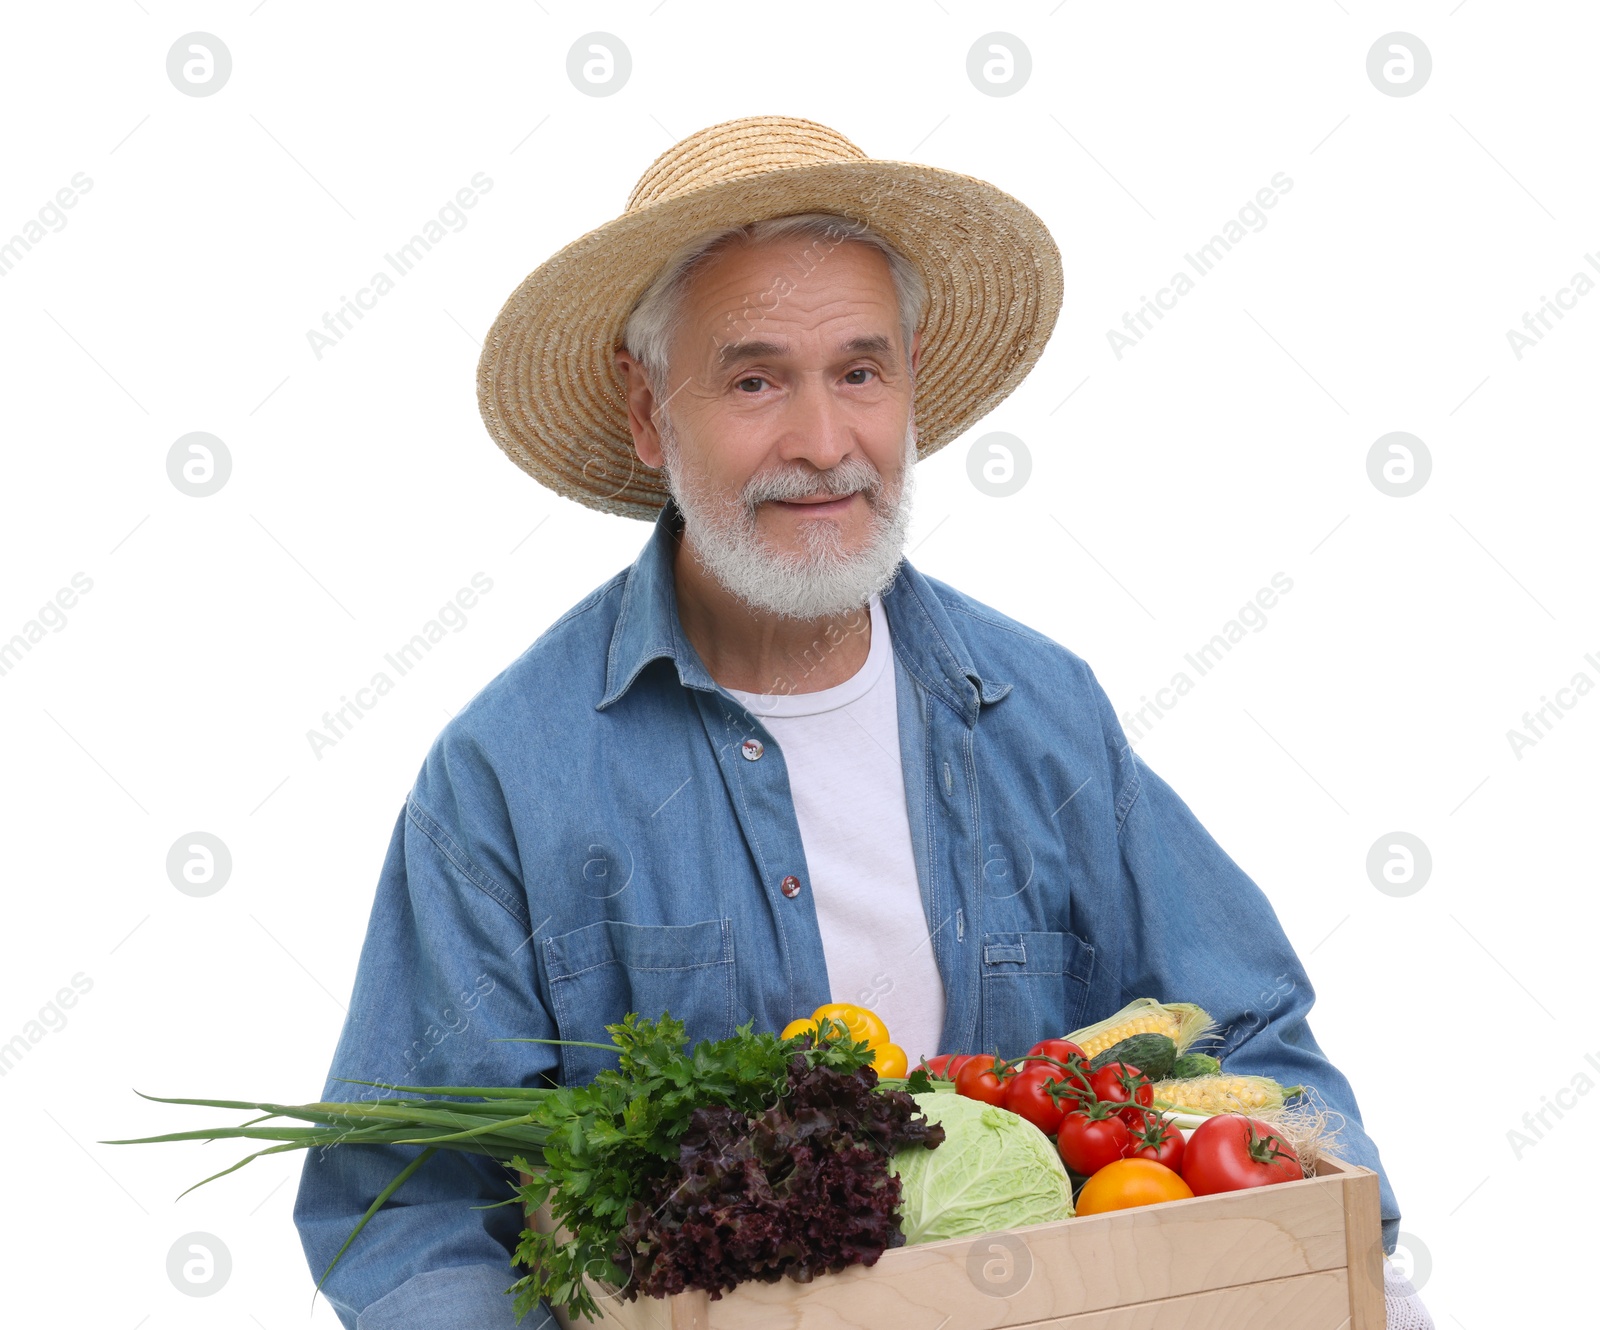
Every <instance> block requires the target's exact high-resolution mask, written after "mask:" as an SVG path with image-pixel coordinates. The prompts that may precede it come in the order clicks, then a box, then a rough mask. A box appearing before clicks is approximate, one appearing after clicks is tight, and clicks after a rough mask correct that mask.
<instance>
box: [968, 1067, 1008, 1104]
mask: <svg viewBox="0 0 1600 1330" xmlns="http://www.w3.org/2000/svg"><path fill="white" fill-rule="evenodd" d="M1003 1066H1004V1064H1003V1063H1001V1062H999V1061H998V1060H996V1059H995V1058H992V1057H990V1056H988V1055H987V1054H979V1055H978V1056H977V1057H974V1058H973V1059H971V1061H969V1062H968V1063H967V1064H966V1065H965V1066H963V1067H962V1068H961V1070H960V1071H958V1072H957V1073H956V1093H957V1094H964V1095H966V1097H967V1098H968V1099H976V1100H978V1101H979V1102H980V1103H985V1104H994V1105H995V1106H996V1107H998V1108H1004V1107H1005V1102H1006V1077H1005V1073H1004V1072H1003V1071H1002V1070H1001V1068H1002V1067H1003Z"/></svg>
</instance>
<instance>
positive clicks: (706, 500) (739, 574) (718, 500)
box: [658, 411, 917, 621]
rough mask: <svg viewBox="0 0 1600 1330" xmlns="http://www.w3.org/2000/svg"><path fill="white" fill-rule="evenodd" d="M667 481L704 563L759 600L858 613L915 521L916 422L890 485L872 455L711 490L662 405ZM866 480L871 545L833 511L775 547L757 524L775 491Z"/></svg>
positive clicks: (807, 610) (799, 612) (800, 613)
mask: <svg viewBox="0 0 1600 1330" xmlns="http://www.w3.org/2000/svg"><path fill="white" fill-rule="evenodd" d="M658 418H659V422H660V424H659V428H660V433H661V451H662V453H663V455H664V460H665V462H666V476H667V490H668V492H669V493H670V494H671V495H672V498H673V500H674V502H675V503H676V504H677V506H678V508H679V510H680V511H681V512H682V514H683V521H684V534H685V535H686V536H687V537H688V540H689V547H690V550H691V552H692V553H693V554H694V556H695V558H696V560H697V561H698V562H699V564H700V566H701V567H702V568H704V569H705V570H706V572H707V573H709V574H710V575H711V576H712V577H713V578H715V579H716V580H717V581H718V582H719V583H720V584H721V585H722V586H723V587H724V588H726V590H728V591H729V592H730V593H731V594H733V595H734V596H736V597H738V598H739V599H740V600H741V601H743V602H744V603H745V604H746V605H748V606H750V607H751V608H752V609H755V610H759V611H763V612H765V613H767V614H773V615H777V616H779V617H781V618H785V619H799V620H804V621H814V620H817V619H826V618H832V617H835V616H838V615H843V614H849V613H851V612H852V611H855V610H859V609H861V608H862V607H863V606H865V605H867V604H868V603H869V602H870V601H871V599H872V597H873V596H875V595H877V594H879V593H880V592H882V591H884V590H886V589H887V588H888V587H889V585H890V584H891V583H892V582H893V581H894V578H895V573H896V572H897V571H898V570H899V567H900V559H901V554H902V552H903V551H904V549H905V542H906V534H907V532H908V531H909V530H910V526H911V499H912V495H913V492H914V490H915V488H916V461H917V427H916V419H915V417H914V416H913V417H912V418H911V419H910V420H908V421H907V422H906V436H905V448H904V452H903V455H902V458H901V463H902V465H901V469H900V479H899V481H898V482H897V483H896V484H895V485H893V486H891V485H889V484H888V483H886V482H885V481H884V479H883V476H882V475H881V474H880V473H879V472H878V470H877V468H876V467H874V466H873V465H872V464H871V463H870V462H868V461H867V460H866V459H865V458H861V457H850V458H846V459H845V460H844V461H843V462H840V463H839V464H838V465H837V466H835V467H833V468H831V469H830V470H828V471H822V472H819V471H817V470H816V469H815V468H814V467H812V468H806V467H801V466H796V467H795V468H794V469H792V470H788V471H779V472H775V473H772V474H769V475H759V476H756V477H755V478H754V479H753V480H751V482H750V483H749V484H748V485H746V486H745V487H744V491H743V492H742V494H740V495H738V496H732V495H721V496H718V495H712V494H709V493H708V492H707V488H706V486H705V484H704V478H703V477H702V476H701V475H699V474H698V473H697V472H695V471H694V469H693V468H686V467H685V466H684V465H683V458H682V454H681V453H680V451H679V449H678V437H677V430H676V428H675V426H674V425H673V424H672V420H671V418H670V416H669V415H668V414H667V412H665V411H662V412H660V413H659V417H658ZM856 490H863V491H865V494H866V499H867V502H868V504H869V505H870V506H871V509H872V516H871V518H870V529H869V533H868V540H867V545H866V548H865V549H863V550H862V551H861V552H860V553H859V554H854V555H851V554H848V553H846V552H845V550H844V546H843V542H842V541H841V540H840V535H839V528H838V527H837V526H836V525H835V524H834V523H833V522H831V521H829V520H828V519H826V518H820V519H813V520H811V521H808V522H805V523H804V524H803V525H802V526H801V541H802V548H801V549H800V550H797V551H793V552H785V551H779V550H775V549H773V547H772V546H771V545H770V544H769V543H768V542H767V540H766V539H765V538H764V537H763V536H762V534H761V531H760V528H759V527H758V526H757V524H756V507H757V505H758V504H760V503H762V502H764V501H766V500H768V499H790V500H792V499H800V498H805V497H807V496H810V495H813V494H816V493H818V492H819V491H826V492H827V493H829V494H850V493H853V492H854V491H856Z"/></svg>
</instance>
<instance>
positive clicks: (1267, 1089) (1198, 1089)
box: [1155, 1075, 1304, 1116]
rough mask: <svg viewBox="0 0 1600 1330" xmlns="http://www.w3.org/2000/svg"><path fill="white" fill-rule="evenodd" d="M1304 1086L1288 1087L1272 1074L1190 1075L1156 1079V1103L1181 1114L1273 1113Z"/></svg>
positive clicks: (1159, 1106)
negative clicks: (1181, 1078) (1271, 1075)
mask: <svg viewBox="0 0 1600 1330" xmlns="http://www.w3.org/2000/svg"><path fill="white" fill-rule="evenodd" d="M1303 1088H1304V1087H1302V1086H1299V1085H1295V1086H1290V1087H1288V1088H1285V1087H1284V1086H1281V1085H1279V1084H1278V1082H1277V1081H1275V1080H1273V1079H1272V1078H1271V1077H1269V1076H1228V1075H1222V1076H1191V1077H1189V1078H1188V1079H1187V1080H1176V1081H1157V1082H1156V1084H1155V1106H1156V1107H1157V1108H1170V1109H1175V1110H1177V1111H1178V1112H1180V1113H1198V1114H1201V1115H1204V1116H1210V1115H1211V1114H1213V1113H1272V1112H1276V1111H1277V1110H1278V1109H1280V1108H1282V1107H1283V1101H1284V1100H1285V1099H1288V1098H1291V1097H1292V1096H1294V1095H1297V1094H1300V1093H1301V1092H1302V1090H1303Z"/></svg>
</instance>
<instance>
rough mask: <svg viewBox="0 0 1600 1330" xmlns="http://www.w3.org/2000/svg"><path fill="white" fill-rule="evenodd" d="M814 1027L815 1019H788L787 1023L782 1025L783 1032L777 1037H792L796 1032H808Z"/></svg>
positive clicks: (815, 1024) (815, 1026) (815, 1025)
mask: <svg viewBox="0 0 1600 1330" xmlns="http://www.w3.org/2000/svg"><path fill="white" fill-rule="evenodd" d="M816 1028H817V1023H816V1022H815V1021H807V1020H798V1021H790V1022H789V1023H788V1024H787V1025H785V1026H784V1027H783V1033H782V1034H780V1035H779V1036H778V1038H779V1039H793V1038H794V1037H795V1036H796V1035H797V1034H810V1033H811V1031H813V1030H815V1029H816Z"/></svg>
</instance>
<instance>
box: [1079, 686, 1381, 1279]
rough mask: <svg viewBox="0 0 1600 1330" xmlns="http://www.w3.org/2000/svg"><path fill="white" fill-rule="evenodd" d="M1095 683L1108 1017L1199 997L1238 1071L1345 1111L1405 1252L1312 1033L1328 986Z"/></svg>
mask: <svg viewBox="0 0 1600 1330" xmlns="http://www.w3.org/2000/svg"><path fill="white" fill-rule="evenodd" d="M1090 679H1091V682H1092V686H1093V688H1094V690H1095V693H1096V704H1097V706H1098V708H1099V711H1100V718H1101V727H1102V730H1103V733H1104V735H1105V739H1106V746H1107V757H1108V760H1109V762H1110V764H1111V769H1112V772H1113V779H1114V781H1115V785H1116V789H1117V797H1116V799H1115V808H1116V810H1117V817H1118V829H1117V838H1116V839H1117V848H1118V851H1119V853H1118V855H1117V856H1116V858H1117V860H1118V862H1117V863H1116V864H1115V865H1114V866H1113V867H1112V869H1111V871H1110V874H1109V876H1110V877H1111V878H1112V880H1113V884H1114V885H1113V888H1112V890H1110V891H1100V892H1095V893H1090V897H1089V900H1088V901H1087V903H1086V907H1085V908H1086V910H1087V913H1088V917H1087V919H1086V920H1085V921H1084V927H1085V928H1086V929H1087V930H1088V934H1089V941H1090V942H1091V944H1092V945H1093V946H1094V948H1095V957H1096V961H1095V969H1096V979H1097V982H1098V981H1099V980H1100V976H1101V975H1102V974H1103V973H1105V972H1107V971H1108V972H1109V975H1110V976H1111V979H1112V981H1114V982H1115V983H1116V984H1117V985H1118V986H1119V988H1120V996H1118V995H1117V994H1107V1000H1112V999H1115V1002H1114V1005H1113V1006H1112V1007H1111V1008H1109V1009H1108V1010H1107V1011H1106V1012H1105V1013H1102V1014H1106V1015H1109V1014H1110V1011H1111V1010H1115V1007H1116V1006H1120V1005H1122V1004H1123V1003H1124V1002H1126V1001H1128V1000H1130V999H1131V998H1133V997H1136V996H1142V995H1145V994H1149V995H1152V996H1155V997H1158V998H1159V999H1160V1000H1161V1001H1164V1002H1173V1001H1183V1002H1195V1003H1198V1004H1199V1005H1200V1006H1202V1007H1204V1008H1205V1010H1206V1011H1207V1012H1209V1013H1210V1014H1211V1016H1212V1017H1213V1019H1215V1021H1216V1022H1217V1027H1218V1031H1219V1033H1220V1038H1221V1043H1220V1046H1218V1047H1215V1048H1213V1049H1212V1051H1213V1052H1214V1053H1215V1055H1216V1056H1217V1057H1219V1058H1221V1059H1222V1062H1223V1065H1224V1068H1225V1069H1226V1070H1227V1071H1230V1072H1234V1073H1237V1074H1240V1075H1247V1076H1270V1077H1272V1078H1273V1079H1274V1080H1276V1081H1278V1082H1280V1083H1281V1084H1283V1085H1286V1086H1287V1085H1303V1086H1306V1087H1307V1088H1308V1089H1309V1090H1311V1091H1313V1092H1314V1093H1315V1096H1316V1098H1317V1099H1319V1100H1320V1101H1321V1103H1322V1105H1323V1106H1325V1107H1326V1108H1327V1109H1329V1110H1331V1111H1332V1112H1333V1113H1335V1114H1337V1115H1338V1116H1337V1117H1336V1118H1335V1119H1334V1122H1335V1125H1337V1126H1338V1127H1339V1135H1338V1138H1337V1142H1336V1146H1335V1148H1336V1149H1337V1151H1338V1153H1339V1155H1340V1157H1341V1158H1344V1159H1347V1160H1349V1161H1350V1162H1351V1163H1354V1164H1359V1165H1361V1166H1362V1167H1364V1168H1370V1169H1372V1170H1373V1171H1374V1172H1376V1173H1377V1175H1378V1182H1379V1211H1380V1216H1381V1220H1382V1229H1383V1248H1384V1250H1385V1251H1386V1252H1393V1251H1394V1249H1395V1244H1396V1242H1397V1240H1398V1237H1399V1232H1400V1207H1399V1205H1398V1204H1397V1203H1396V1201H1395V1196H1394V1192H1393V1190H1392V1189H1391V1187H1390V1185H1389V1179H1388V1176H1387V1175H1386V1174H1385V1173H1384V1170H1383V1165H1382V1163H1381V1162H1380V1161H1379V1158H1378V1147H1377V1145H1376V1144H1375V1143H1374V1142H1373V1140H1372V1138H1371V1137H1370V1136H1368V1135H1367V1132H1366V1128H1365V1127H1364V1126H1363V1125H1362V1121H1361V1110H1360V1108H1359V1106H1358V1105H1357V1103H1356V1098H1355V1092H1354V1091H1353V1090H1352V1089H1351V1087H1350V1082H1349V1081H1348V1080H1346V1079H1345V1077H1344V1074H1343V1073H1342V1072H1340V1071H1339V1069H1338V1068H1337V1067H1335V1066H1334V1065H1333V1063H1331V1062H1330V1061H1329V1060H1328V1058H1327V1056H1326V1055H1325V1054H1324V1053H1323V1051H1322V1049H1321V1048H1320V1047H1319V1046H1318V1044H1317V1041H1316V1039H1315V1038H1314V1037H1313V1035H1312V1033H1311V1027H1310V1025H1309V1023H1308V1022H1307V1015H1308V1014H1309V1012H1310V1010H1311V1006H1312V1003H1313V1002H1314V1001H1315V1000H1316V994H1315V992H1314V991H1313V989H1312V987H1311V980H1310V979H1309V978H1308V977H1307V975H1306V971H1305V968H1304V966H1302V965H1301V963H1300V958H1299V957H1298V956H1297V955H1295V951H1294V948H1293V947H1292V946H1291V945H1290V942H1289V939H1288V937H1287V936H1286V935H1285V933H1284V931H1283V926H1282V924H1280V923H1279V921H1278V916H1277V913H1276V912H1275V911H1274V910H1273V908H1272V904H1271V902H1270V901H1268V899H1267V897H1266V894H1265V893H1264V892H1263V891H1262V890H1261V888H1260V887H1258V886H1257V885H1256V884H1255V882H1254V881H1252V880H1251V878H1250V877H1249V875H1248V874H1246V873H1245V872H1244V870H1243V869H1241V868H1240V867H1239V865H1238V864H1236V863H1234V861H1233V860H1232V859H1231V858H1229V856H1228V854H1227V853H1226V851H1224V850H1223V849H1222V847H1221V846H1220V845H1218V844H1217V842H1216V841H1215V840H1214V839H1212V837H1211V835H1210V834H1209V833H1208V832H1207V831H1206V829H1205V828H1204V827H1203V826H1201V824H1200V822H1199V819H1197V818H1196V817H1195V815H1194V813H1193V812H1191V811H1190V809H1189V806H1188V805H1187V804H1185V803H1184V802H1183V800H1182V799H1180V798H1179V797H1178V795H1177V793H1176V792H1175V791H1174V790H1173V789H1172V787H1171V786H1170V785H1168V784H1167V783H1166V781H1164V780H1162V779H1161V777H1160V776H1158V775H1157V774H1156V773H1155V772H1154V771H1153V770H1152V769H1151V768H1150V766H1149V764H1148V763H1146V762H1145V761H1144V760H1143V759H1142V758H1140V757H1139V756H1138V755H1137V754H1135V753H1134V751H1133V749H1132V748H1131V747H1130V746H1129V745H1128V743H1127V740H1126V738H1125V737H1124V735H1123V731H1122V727H1121V725H1120V724H1119V723H1118V721H1117V719H1116V715H1115V713H1114V711H1113V710H1112V707H1111V702H1110V700H1109V699H1108V698H1107V697H1106V695H1105V692H1104V690H1103V689H1102V688H1101V687H1100V685H1099V683H1098V681H1095V680H1094V679H1093V675H1092V673H1091V675H1090ZM1102 966H1104V967H1106V968H1105V971H1103V970H1102V968H1101V967H1102Z"/></svg>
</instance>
